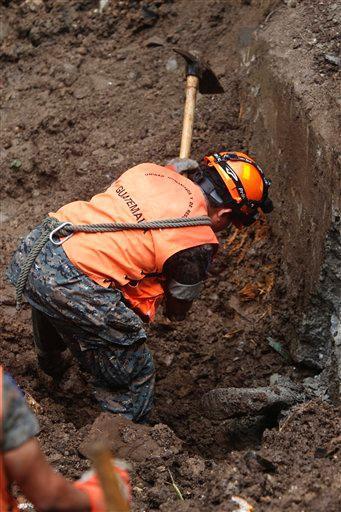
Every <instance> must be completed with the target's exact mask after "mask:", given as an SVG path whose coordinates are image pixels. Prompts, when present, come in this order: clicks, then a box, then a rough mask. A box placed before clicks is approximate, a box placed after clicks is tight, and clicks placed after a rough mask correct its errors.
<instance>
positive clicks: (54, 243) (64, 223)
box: [49, 222, 73, 245]
mask: <svg viewBox="0 0 341 512" xmlns="http://www.w3.org/2000/svg"><path fill="white" fill-rule="evenodd" d="M65 226H73V224H72V223H71V222H62V224H59V226H57V227H56V228H55V229H54V230H53V231H51V233H50V236H49V238H50V242H52V243H53V245H62V244H63V243H64V242H66V240H69V238H71V237H72V235H73V233H70V234H69V235H67V236H65V237H63V239H62V240H60V239H58V240H54V239H53V236H54V235H55V234H56V233H58V231H60V230H61V229H62V228H64V227H65Z"/></svg>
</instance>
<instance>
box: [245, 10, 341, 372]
mask: <svg viewBox="0 0 341 512" xmlns="http://www.w3.org/2000/svg"><path fill="white" fill-rule="evenodd" d="M288 4H289V3H288ZM321 5H322V4H321ZM304 9H305V6H304V5H303V4H302V5H301V4H300V5H298V6H297V7H296V8H295V9H292V8H290V7H287V8H286V9H285V7H283V6H282V7H281V9H280V10H279V12H278V11H276V9H275V10H274V11H270V12H269V15H268V18H266V20H265V22H264V23H263V26H262V27H261V29H260V30H259V31H258V32H257V36H256V37H254V38H253V40H252V42H251V44H250V45H248V46H247V47H244V48H242V49H241V57H242V58H241V61H242V69H243V71H244V73H245V75H246V76H247V80H246V81H245V84H244V87H243V92H242V103H241V116H242V117H243V118H244V119H247V120H248V122H249V126H250V140H251V143H250V146H251V148H252V150H253V151H254V153H255V154H257V156H258V158H259V159H260V161H263V162H267V165H268V166H269V168H270V175H271V177H272V179H273V187H272V196H273V197H274V202H275V205H276V208H275V211H274V213H273V215H272V216H271V225H272V229H273V232H274V234H275V242H274V243H275V245H276V246H277V247H276V249H275V250H276V251H277V252H278V254H279V259H278V265H279V266H280V275H281V278H280V281H279V284H278V286H277V290H276V293H277V299H278V302H279V307H278V309H277V313H276V315H277V322H278V324H279V325H280V326H281V331H282V332H286V334H287V341H290V343H291V353H292V356H293V357H294V359H295V360H296V361H298V362H300V363H303V364H305V365H307V366H309V367H312V368H314V369H315V370H317V371H320V370H323V369H325V368H327V367H330V366H331V365H332V360H333V357H334V355H335V352H337V351H338V348H337V347H338V343H337V332H338V330H339V327H338V326H339V318H340V293H339V291H338V290H340V270H339V269H340V254H341V251H340V235H339V233H340V228H339V221H340V159H338V154H339V150H340V143H339V140H338V135H337V134H338V133H339V129H338V127H339V123H338V118H337V110H338V109H337V108H336V107H337V90H336V88H337V83H338V82H337V73H336V71H337V70H335V69H333V70H331V69H327V70H322V71H324V73H323V72H322V71H321V70H320V72H319V73H316V71H317V69H316V62H317V60H316V56H317V50H316V48H315V46H314V45H312V44H309V37H310V35H311V34H310V33H309V32H308V29H307V28H306V26H305V24H304V23H303V20H304V19H305V17H304ZM270 18H271V21H270V23H269V24H268V23H267V19H270ZM298 34H301V36H302V39H301V40H300V41H298V39H297V36H298ZM307 41H308V42H307ZM314 41H315V43H316V38H315V39H314ZM317 46H318V45H317ZM328 72H329V73H333V72H334V75H333V81H334V85H335V88H333V87H330V82H328V88H327V86H326V82H325V81H324V77H325V75H326V74H328ZM332 83H333V82H332ZM334 93H335V94H334ZM281 302H282V303H283V304H286V306H285V307H286V311H284V310H283V308H281V304H280V303H281ZM288 304H289V306H290V305H291V315H290V318H288V315H287V311H288V309H287V305H288ZM292 313H294V314H292ZM334 374H335V372H334Z"/></svg>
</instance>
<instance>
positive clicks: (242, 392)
mask: <svg viewBox="0 0 341 512" xmlns="http://www.w3.org/2000/svg"><path fill="white" fill-rule="evenodd" d="M305 399H306V395H305V393H304V392H303V389H302V388H301V387H300V386H298V385H296V384H294V383H293V382H291V381H290V379H286V378H284V377H277V382H276V383H273V384H272V385H270V386H263V387H257V388H217V389H213V390H212V391H209V392H208V393H206V395H204V397H203V399H202V404H203V408H204V413H205V415H206V416H208V417H210V418H213V419H226V418H235V417H240V416H247V415H260V414H266V413H268V412H269V413H271V412H279V411H280V410H282V409H286V408H288V407H291V406H293V405H295V404H297V403H299V402H303V401H304V400H305Z"/></svg>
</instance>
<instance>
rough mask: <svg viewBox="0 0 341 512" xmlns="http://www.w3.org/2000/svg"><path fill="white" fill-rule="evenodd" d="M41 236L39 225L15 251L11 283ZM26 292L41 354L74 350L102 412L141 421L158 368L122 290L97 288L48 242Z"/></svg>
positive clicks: (151, 399) (147, 406)
mask: <svg viewBox="0 0 341 512" xmlns="http://www.w3.org/2000/svg"><path fill="white" fill-rule="evenodd" d="M40 233H41V229H40V227H38V228H36V229H34V230H33V231H32V232H31V233H30V234H29V235H28V236H27V237H26V238H25V239H24V240H23V242H22V243H21V244H20V246H19V247H18V249H17V251H16V252H15V254H14V256H13V259H12V261H11V264H10V267H9V269H8V272H7V275H8V278H9V279H10V281H11V282H12V283H13V284H15V283H16V281H17V279H18V275H19V272H20V268H21V266H22V265H23V263H24V261H25V258H26V256H27V254H28V253H29V251H30V249H31V247H32V245H33V243H34V242H35V241H36V240H37V238H38V237H39V235H40ZM24 294H25V297H26V298H27V300H28V302H29V303H30V304H31V306H32V308H33V311H36V312H37V313H38V316H40V318H42V319H43V322H40V325H41V326H44V327H42V329H41V331H40V335H38V337H39V339H37V333H36V335H35V337H36V340H35V341H36V345H37V346H38V348H39V350H40V351H42V352H44V351H45V352H51V353H58V352H61V351H62V350H64V349H65V348H66V347H68V348H70V350H71V351H72V353H73V354H74V355H75V356H76V357H77V359H78V360H79V362H80V364H81V365H82V367H83V368H84V369H85V370H86V371H88V372H89V373H91V374H92V375H93V377H94V378H95V397H96V398H97V400H98V401H99V402H100V403H101V406H102V408H103V409H104V410H109V411H112V412H114V413H121V414H124V415H125V416H127V417H128V418H129V419H134V420H135V421H141V420H142V419H143V418H144V417H145V416H146V415H147V414H148V412H149V411H150V409H151V407H152V402H153V394H154V381H155V370H154V364H153V359H152V355H151V353H150V351H149V349H148V347H147V346H146V344H145V341H146V337H147V336H146V333H145V331H144V329H143V322H142V320H141V319H140V318H139V317H138V316H137V315H136V314H135V313H134V312H133V311H132V310H131V309H130V308H129V307H128V306H127V305H126V304H125V302H124V300H123V297H122V294H121V292H120V291H119V290H116V289H113V288H104V287H102V286H99V285H98V284H96V283H95V282H94V281H92V280H91V279H89V278H88V277H87V276H85V275H84V274H83V273H82V272H80V271H79V270H78V269H76V268H75V267H74V266H73V265H72V263H71V262H70V260H69V259H68V258H67V256H66V254H65V252H64V250H63V249H62V247H60V246H59V247H57V246H54V245H53V244H52V243H51V242H50V241H49V242H48V243H47V244H46V245H45V247H44V248H43V250H42V251H41V252H40V254H39V256H38V257H37V259H36V261H35V263H34V264H33V266H32V269H31V271H30V274H29V277H28V280H27V283H26V287H25V292H24ZM37 313H36V314H35V315H34V316H35V317H37ZM35 330H36V329H35ZM45 332H46V334H47V335H46V334H45Z"/></svg>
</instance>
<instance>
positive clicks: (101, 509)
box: [73, 460, 131, 512]
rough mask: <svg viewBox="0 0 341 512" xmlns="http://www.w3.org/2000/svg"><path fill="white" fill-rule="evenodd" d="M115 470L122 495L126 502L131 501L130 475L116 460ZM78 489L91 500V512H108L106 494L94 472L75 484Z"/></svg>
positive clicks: (89, 472)
mask: <svg viewBox="0 0 341 512" xmlns="http://www.w3.org/2000/svg"><path fill="white" fill-rule="evenodd" d="M113 470H114V472H115V473H116V475H117V476H118V479H119V485H120V489H121V493H122V494H123V496H124V497H125V498H126V500H129V501H130V500H131V492H130V479H129V473H128V471H127V470H126V469H123V467H121V465H120V462H119V461H117V460H115V465H113ZM73 485H74V486H75V487H76V488H77V489H79V490H80V491H82V492H85V493H86V494H87V496H88V498H89V501H90V506H91V512H107V509H106V505H105V499H104V494H103V491H102V488H101V485H100V483H99V480H98V478H97V475H96V474H95V473H94V471H87V472H86V473H84V475H83V476H82V477H81V478H80V480H77V482H74V484H73Z"/></svg>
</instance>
